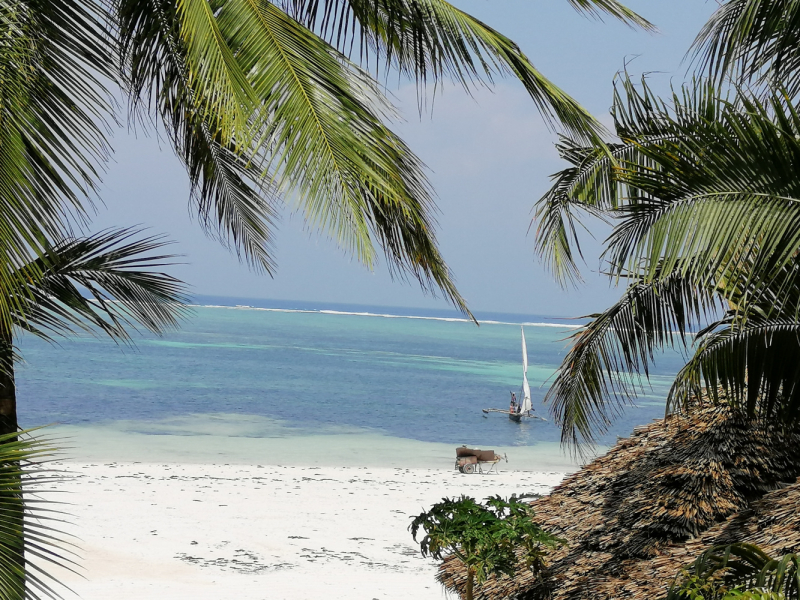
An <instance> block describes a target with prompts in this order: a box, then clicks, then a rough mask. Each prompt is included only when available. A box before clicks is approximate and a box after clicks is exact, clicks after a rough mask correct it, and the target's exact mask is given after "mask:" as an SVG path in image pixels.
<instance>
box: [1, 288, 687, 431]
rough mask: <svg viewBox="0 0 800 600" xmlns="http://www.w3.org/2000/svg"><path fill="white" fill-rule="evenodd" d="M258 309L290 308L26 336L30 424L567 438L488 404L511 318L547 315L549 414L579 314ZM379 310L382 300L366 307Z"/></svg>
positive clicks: (21, 377) (511, 359) (507, 362)
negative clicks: (130, 338)
mask: <svg viewBox="0 0 800 600" xmlns="http://www.w3.org/2000/svg"><path fill="white" fill-rule="evenodd" d="M200 300H201V301H203V302H204V303H211V302H214V303H215V304H216V303H222V302H229V303H231V304H234V303H235V301H233V300H220V299H207V298H206V299H200ZM262 304H263V305H266V306H269V305H272V306H277V307H278V308H279V309H281V310H277V311H276V310H261V309H257V308H230V307H228V308H225V307H208V306H205V307H202V306H201V307H197V308H195V309H194V314H193V315H192V316H191V317H190V318H189V319H188V320H187V321H186V322H185V323H184V324H183V327H182V328H181V329H180V331H177V332H173V333H170V334H168V335H166V336H164V337H163V338H156V337H153V336H144V337H141V338H137V339H136V347H135V348H125V347H119V346H116V345H115V344H114V343H112V342H110V341H109V340H107V339H102V338H93V337H81V338H77V339H73V340H67V341H63V342H61V343H60V344H59V345H58V346H51V345H49V344H46V343H43V342H41V341H39V340H36V339H32V338H25V339H23V340H22V341H21V343H20V346H21V350H22V353H23V356H24V357H25V359H26V363H25V364H23V365H20V367H19V368H18V371H17V380H18V396H19V413H20V422H21V424H22V425H23V426H24V427H31V426H38V425H43V424H49V423H62V424H67V425H79V426H85V425H102V424H109V423H114V422H120V421H124V422H126V423H128V424H129V429H130V428H133V429H135V430H136V431H138V432H140V433H150V434H169V433H177V434H182V435H186V434H191V433H198V434H202V433H207V432H204V431H195V430H192V429H191V428H186V427H184V428H183V429H181V427H182V426H181V425H180V423H184V424H185V423H187V422H199V421H198V417H202V416H203V415H206V416H215V417H219V416H220V415H223V416H227V417H228V418H225V419H222V420H219V419H218V420H217V421H218V422H219V423H224V424H225V428H226V429H222V430H220V429H215V430H216V432H217V434H219V432H220V431H223V434H225V435H231V436H246V437H248V436H249V437H281V436H292V435H310V434H321V433H322V434H328V435H337V434H342V433H348V434H352V433H354V432H369V433H376V434H380V435H384V436H390V437H394V438H403V439H408V440H418V441H424V442H440V443H447V444H460V443H462V442H465V441H469V442H470V443H480V444H483V445H485V446H490V445H496V446H529V445H534V444H536V443H538V442H555V441H557V440H558V439H559V431H558V429H557V428H556V427H555V426H554V424H553V423H552V421H551V422H546V423H544V422H530V423H524V424H521V425H520V424H515V423H512V422H510V421H509V420H508V419H507V418H504V417H503V416H502V415H491V416H489V418H485V417H484V415H483V413H482V412H481V409H482V408H487V407H498V408H504V407H506V406H507V405H508V399H509V391H512V390H513V391H517V390H518V389H519V386H520V383H521V376H522V373H521V355H520V327H519V325H518V324H515V323H518V322H522V321H525V322H528V323H538V324H528V325H526V326H525V334H526V337H527V343H528V357H529V363H530V366H529V370H528V378H529V380H530V384H531V391H532V395H533V405H534V408H535V409H536V410H537V412H539V414H543V415H548V412H547V407H545V406H543V405H542V399H543V398H544V395H545V393H546V391H547V380H548V378H551V377H552V375H553V372H554V371H555V369H556V367H557V366H558V364H559V362H560V360H561V358H562V357H563V355H564V352H565V350H566V347H567V343H566V342H565V341H564V340H565V338H566V337H567V336H568V335H569V333H570V332H571V331H572V330H571V329H570V328H569V327H568V326H567V325H570V324H571V323H569V321H566V320H562V324H561V325H559V324H557V323H556V324H555V325H554V322H553V321H554V320H553V319H550V320H546V319H542V318H536V317H525V316H520V315H488V317H491V318H490V319H489V321H488V322H483V323H482V325H481V326H480V327H476V326H475V325H473V324H471V323H468V322H465V321H463V320H458V319H454V318H453V315H450V314H448V313H446V312H438V313H418V316H425V315H426V314H427V317H428V318H390V317H387V316H369V315H363V314H342V313H343V312H365V309H364V308H363V307H336V308H337V309H338V310H339V311H340V312H338V313H335V312H313V311H311V312H308V311H293V310H286V309H287V307H291V306H296V303H295V304H290V303H289V304H287V303H269V302H266V301H265V302H264V303H262ZM304 308H306V309H307V308H309V307H308V306H305V307H304ZM348 308H349V309H350V310H346V309H348ZM376 311H378V312H381V309H376V308H374V307H371V308H370V309H369V311H368V312H376ZM383 312H384V313H386V314H394V315H398V314H402V313H403V312H404V311H403V310H402V309H391V310H390V309H383ZM406 314H408V313H407V312H406ZM555 321H558V320H555ZM679 366H680V357H678V356H677V355H672V354H670V355H667V356H664V357H663V358H662V359H661V360H660V361H659V363H658V369H657V370H656V371H655V372H654V374H653V375H652V377H651V384H652V389H649V388H648V389H647V390H646V394H645V395H643V396H642V397H641V398H640V400H639V401H638V403H637V406H636V407H631V408H629V409H627V410H626V411H625V412H624V414H623V415H622V416H621V417H620V419H618V420H617V421H616V422H615V423H614V426H613V427H612V429H611V430H610V431H609V433H608V435H606V436H605V438H604V441H605V442H610V441H613V440H614V439H616V436H618V435H627V434H629V433H630V431H631V430H632V429H633V427H635V426H636V425H639V424H642V423H647V422H649V421H651V420H652V419H654V418H659V417H661V416H663V412H664V397H665V395H666V391H667V389H668V387H669V383H670V381H671V376H672V374H673V373H674V372H675V371H677V369H678V368H679ZM548 416H549V415H548ZM189 417H191V419H189ZM230 417H235V418H230ZM248 417H252V418H248ZM211 426H212V428H215V426H214V425H213V424H212V425H211Z"/></svg>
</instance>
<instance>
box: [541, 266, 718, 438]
mask: <svg viewBox="0 0 800 600" xmlns="http://www.w3.org/2000/svg"><path fill="white" fill-rule="evenodd" d="M720 308H721V306H720V303H719V302H718V301H717V300H716V299H715V297H714V296H713V295H712V294H711V293H703V292H702V291H698V290H697V289H696V286H694V285H693V283H692V282H691V281H688V280H686V279H684V278H683V277H681V276H680V273H679V272H673V273H671V274H669V275H666V276H663V277H662V278H660V279H659V280H657V281H654V282H647V283H640V282H634V283H632V284H631V285H630V286H629V287H628V289H627V290H626V291H625V293H624V294H623V296H622V298H620V300H619V301H618V302H617V303H616V304H614V305H613V306H611V307H610V308H608V309H607V310H605V311H604V312H603V313H600V314H595V315H589V316H590V317H591V319H592V321H591V322H590V323H588V324H587V325H585V326H583V327H581V328H580V329H579V330H578V331H577V332H576V333H574V334H573V335H572V336H570V339H571V340H572V347H571V348H570V350H569V352H568V353H567V355H566V357H565V358H564V360H563V362H562V363H561V366H560V367H559V369H558V370H557V371H556V377H555V380H554V381H553V384H552V386H551V387H550V389H549V390H548V392H547V395H546V397H545V402H547V403H549V404H550V405H551V406H550V411H551V413H552V414H553V416H554V418H555V420H556V422H557V423H558V424H559V425H560V426H561V432H562V433H561V439H562V441H563V442H564V443H567V444H570V445H571V446H572V447H573V449H576V448H578V445H579V443H580V442H581V441H586V442H594V440H595V439H596V435H597V434H598V433H603V432H605V431H606V429H607V427H608V425H609V424H610V422H611V420H612V419H613V418H614V417H615V416H616V415H617V414H618V412H619V411H620V410H621V409H622V407H623V406H624V405H625V403H627V402H630V401H631V399H632V398H634V397H635V396H636V395H637V388H638V387H639V386H640V385H641V384H642V378H641V376H642V375H644V376H645V377H647V376H648V375H649V369H650V364H651V363H652V361H653V356H654V352H655V350H656V349H658V348H663V347H664V346H673V347H675V346H677V347H679V348H685V347H686V335H687V333H688V332H689V331H691V330H692V329H694V328H696V327H698V325H700V324H702V323H704V322H707V321H708V320H709V319H710V318H712V317H713V316H714V315H715V314H716V313H717V312H719V310H720Z"/></svg>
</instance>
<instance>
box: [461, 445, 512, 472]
mask: <svg viewBox="0 0 800 600" xmlns="http://www.w3.org/2000/svg"><path fill="white" fill-rule="evenodd" d="M501 460H505V461H506V462H508V457H507V456H506V455H505V454H504V455H503V456H500V455H499V454H495V451H494V450H481V449H479V448H467V447H466V446H461V447H460V448H456V467H455V468H456V469H458V470H459V471H461V472H462V473H467V474H471V473H482V474H484V475H486V474H488V473H491V472H492V470H494V471H495V473H496V472H497V470H496V469H495V467H496V466H497V463H499V462H500V461H501ZM486 465H489V467H488V468H487V469H486V470H484V467H485V466H486Z"/></svg>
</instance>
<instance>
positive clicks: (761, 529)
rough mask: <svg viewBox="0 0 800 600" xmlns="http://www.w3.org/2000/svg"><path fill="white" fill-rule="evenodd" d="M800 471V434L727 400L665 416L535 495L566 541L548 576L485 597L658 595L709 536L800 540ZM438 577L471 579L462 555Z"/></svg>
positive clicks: (479, 593)
mask: <svg viewBox="0 0 800 600" xmlns="http://www.w3.org/2000/svg"><path fill="white" fill-rule="evenodd" d="M798 476H800V435H798V434H797V433H789V432H784V431H781V430H778V429H776V428H770V429H767V430H765V429H763V428H759V427H756V426H755V425H754V424H753V423H752V422H748V421H746V420H744V419H742V418H739V417H736V416H733V415H732V413H731V412H730V411H729V410H728V409H725V408H704V409H701V410H698V411H697V412H695V413H694V414H693V415H692V416H691V417H684V416H673V417H670V418H669V419H666V420H663V421H657V422H655V423H653V424H651V425H649V426H646V427H642V428H640V429H638V430H636V431H635V432H634V435H633V436H631V437H630V438H628V439H625V440H622V441H620V442H619V443H618V444H617V445H616V446H614V447H613V448H612V449H611V450H610V451H609V452H608V453H607V454H606V455H604V456H602V457H600V458H598V459H596V460H595V461H593V462H592V463H591V464H589V465H588V466H586V467H584V468H583V469H581V470H580V471H578V472H577V473H575V474H573V475H571V476H570V477H568V478H567V479H566V480H565V481H564V482H563V483H561V485H559V486H558V487H557V488H555V490H553V492H552V493H551V494H550V495H549V496H546V497H544V498H540V499H538V500H535V501H534V502H533V503H532V504H533V506H534V508H535V509H536V513H537V519H538V520H539V521H540V522H541V523H542V525H543V526H544V527H546V528H547V529H549V530H550V531H552V532H553V533H555V534H556V535H558V536H560V537H562V538H564V539H566V540H567V545H565V546H563V547H561V548H559V549H557V550H555V551H552V552H550V554H549V555H548V558H547V563H548V568H547V571H546V572H545V573H544V574H543V576H541V577H536V576H534V575H533V574H532V573H529V572H524V571H521V572H522V573H523V574H522V575H519V576H517V577H515V578H513V579H512V578H508V577H502V578H499V579H490V580H489V581H487V582H486V583H485V584H484V585H482V586H481V587H480V588H478V589H477V590H476V599H482V600H489V599H491V600H499V599H501V598H521V599H526V600H527V599H530V600H538V599H544V598H552V599H553V600H577V599H589V598H591V599H593V600H604V599H608V600H610V599H612V598H613V599H615V600H616V599H619V598H631V599H636V600H638V599H642V600H655V599H657V598H660V597H663V595H664V594H665V592H666V589H667V587H668V586H669V584H670V583H671V581H672V579H673V577H674V576H675V574H676V573H677V572H678V570H679V569H680V568H682V567H684V566H687V565H688V564H689V563H691V562H692V560H694V558H695V557H696V556H697V555H698V554H699V553H700V552H702V551H703V550H704V549H705V548H707V547H708V546H710V545H713V544H718V543H730V542H733V541H750V542H755V543H757V544H759V545H762V546H763V547H764V548H765V549H766V550H767V551H769V552H779V553H783V552H786V551H790V550H798V549H800V515H798V513H800V483H798V482H797V477H798ZM765 494H766V495H765ZM439 579H440V581H441V582H442V583H443V584H444V585H445V587H447V588H448V589H449V590H451V591H458V592H461V591H462V590H463V585H464V583H465V581H466V578H465V573H464V571H463V569H462V568H461V567H460V564H459V563H458V562H457V561H454V560H448V561H445V563H444V564H443V565H442V568H441V570H440V572H439Z"/></svg>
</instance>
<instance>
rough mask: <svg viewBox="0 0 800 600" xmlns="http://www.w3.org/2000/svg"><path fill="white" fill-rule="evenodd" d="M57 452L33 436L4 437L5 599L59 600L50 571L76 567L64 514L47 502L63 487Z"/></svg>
mask: <svg viewBox="0 0 800 600" xmlns="http://www.w3.org/2000/svg"><path fill="white" fill-rule="evenodd" d="M52 455H53V449H52V448H51V447H50V446H48V445H47V444H46V443H45V442H44V441H42V440H40V439H37V438H34V437H31V435H30V432H19V433H16V434H9V435H2V436H0V597H2V598H9V599H11V598H14V599H16V598H30V599H32V600H37V599H39V598H54V597H57V596H58V594H57V592H56V588H57V585H56V582H55V580H54V579H53V578H52V576H51V575H49V574H48V571H47V566H48V565H50V566H53V565H55V566H58V567H61V568H66V569H69V570H72V569H73V566H74V564H75V563H74V560H73V558H74V556H75V555H74V552H73V548H74V544H72V543H71V542H70V541H69V540H68V539H67V538H66V537H65V535H64V534H62V533H60V532H59V529H58V527H59V523H60V522H61V521H62V517H63V515H62V513H60V512H59V511H57V510H56V509H55V508H54V505H53V503H52V501H50V500H48V499H47V496H46V494H47V492H50V491H52V486H53V485H54V484H57V483H58V479H59V478H58V476H57V474H56V473H55V472H54V471H52V470H49V469H48V468H47V462H48V461H49V460H50V459H51V458H52ZM23 553H24V554H23Z"/></svg>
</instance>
